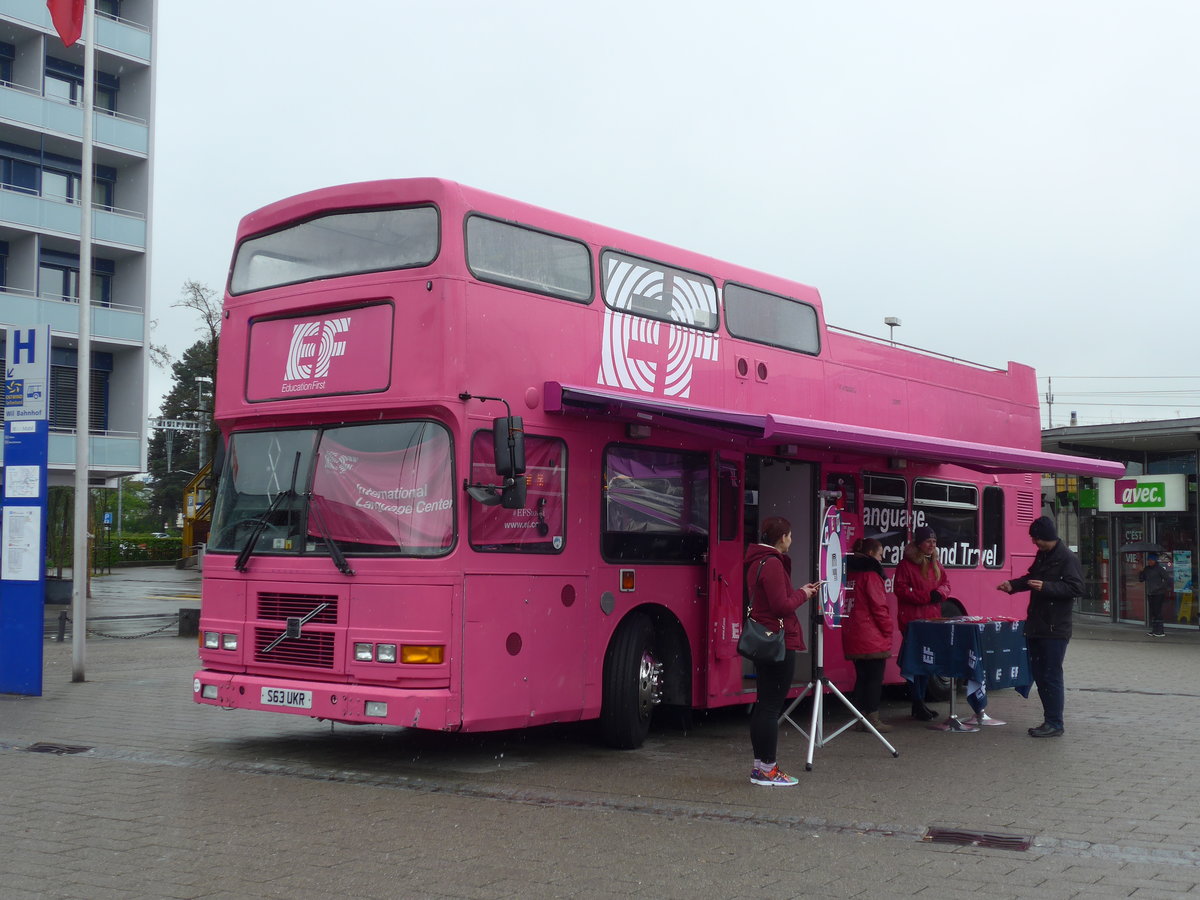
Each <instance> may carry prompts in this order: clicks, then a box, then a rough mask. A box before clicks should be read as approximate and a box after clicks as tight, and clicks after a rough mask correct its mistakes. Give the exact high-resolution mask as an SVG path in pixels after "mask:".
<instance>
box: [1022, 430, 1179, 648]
mask: <svg viewBox="0 0 1200 900" xmlns="http://www.w3.org/2000/svg"><path fill="white" fill-rule="evenodd" d="M1154 426H1157V428H1154ZM1151 430H1153V431H1154V432H1155V433H1153V434H1151V433H1149V432H1150V431H1151ZM1197 435H1200V420H1198V419H1188V420H1177V421H1174V422H1158V423H1130V424H1128V425H1111V426H1087V427H1085V428H1080V427H1074V428H1072V427H1068V428H1058V429H1052V430H1050V431H1047V432H1043V448H1044V449H1047V450H1052V451H1053V450H1059V451H1061V452H1067V448H1070V452H1076V453H1078V452H1079V451H1081V450H1083V449H1085V448H1086V449H1088V450H1090V451H1091V452H1092V453H1093V455H1103V456H1104V458H1107V459H1113V460H1117V461H1121V462H1124V463H1126V472H1127V473H1128V474H1127V475H1126V476H1125V477H1124V478H1119V479H1115V480H1110V479H1103V478H1096V479H1086V478H1080V479H1079V480H1078V484H1077V485H1075V484H1072V485H1070V488H1071V489H1069V490H1062V489H1061V487H1062V485H1056V487H1058V488H1060V489H1059V490H1056V491H1053V492H1048V494H1047V496H1046V498H1045V499H1046V500H1047V501H1048V505H1049V507H1050V508H1051V509H1053V515H1054V516H1055V518H1056V519H1057V520H1058V522H1059V526H1060V528H1059V530H1060V533H1063V534H1067V535H1071V536H1077V546H1074V547H1072V549H1074V550H1075V551H1076V552H1077V553H1078V554H1079V559H1080V562H1081V563H1082V565H1083V573H1084V587H1085V590H1084V596H1083V597H1082V598H1080V601H1079V607H1078V609H1079V612H1081V613H1083V614H1086V615H1091V616H1097V617H1100V618H1103V619H1105V620H1108V621H1111V622H1124V623H1137V624H1139V625H1141V624H1147V623H1148V621H1149V618H1148V616H1149V610H1148V604H1147V602H1146V591H1145V584H1144V582H1143V581H1142V579H1141V578H1140V575H1141V573H1142V572H1143V570H1144V569H1145V567H1146V564H1147V562H1148V560H1149V559H1150V558H1151V557H1153V558H1154V559H1155V560H1156V564H1157V565H1159V566H1161V567H1162V568H1163V569H1165V570H1166V572H1167V573H1168V575H1169V579H1168V584H1169V585H1170V586H1171V589H1170V591H1169V593H1168V594H1167V597H1166V602H1165V603H1164V605H1163V618H1164V619H1165V621H1166V624H1167V627H1168V628H1171V627H1175V628H1180V627H1191V628H1196V627H1198V626H1200V609H1198V608H1197V598H1196V593H1195V582H1196V566H1197V562H1198V553H1197V551H1198V549H1200V548H1198V547H1197V533H1198V531H1200V529H1198V527H1197V526H1198V520H1197V516H1198V513H1197V504H1196V472H1197V451H1196V450H1192V449H1191V446H1196V445H1197V443H1200V441H1198V440H1197ZM1084 441H1086V443H1084ZM1181 444H1182V446H1180V445H1181ZM1156 445H1157V446H1156ZM1189 445H1190V446H1189ZM1185 447H1186V448H1187V449H1184V448H1185ZM1100 450H1103V451H1105V452H1103V453H1100V452H1098V451H1100ZM1068 543H1071V542H1070V541H1068Z"/></svg>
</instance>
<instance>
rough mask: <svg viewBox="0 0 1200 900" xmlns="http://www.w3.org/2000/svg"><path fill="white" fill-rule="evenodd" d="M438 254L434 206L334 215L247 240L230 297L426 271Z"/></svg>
mask: <svg viewBox="0 0 1200 900" xmlns="http://www.w3.org/2000/svg"><path fill="white" fill-rule="evenodd" d="M437 252H438V213H437V210H436V209H435V208H434V207H432V206H416V207H407V208H403V209H369V210H357V211H353V212H335V213H330V214H329V215H324V216H319V217H317V218H315V219H310V220H308V221H307V222H300V223H299V224H296V225H292V226H291V227H289V228H283V229H281V230H279V231H273V232H271V233H270V234H263V235H259V236H257V237H252V238H249V239H248V240H245V241H243V242H242V243H241V245H239V246H238V248H237V253H236V255H235V256H234V259H233V271H232V273H231V274H230V276H229V293H230V294H245V293H248V292H250V291H261V290H264V289H265V288H269V287H278V286H279V285H283V284H297V283H298V282H301V281H311V280H314V279H318V278H333V277H336V276H339V275H357V274H361V273H363V272H382V271H388V270H391V269H409V268H413V267H414V266H426V265H429V263H431V262H433V260H434V259H435V258H436V257H437Z"/></svg>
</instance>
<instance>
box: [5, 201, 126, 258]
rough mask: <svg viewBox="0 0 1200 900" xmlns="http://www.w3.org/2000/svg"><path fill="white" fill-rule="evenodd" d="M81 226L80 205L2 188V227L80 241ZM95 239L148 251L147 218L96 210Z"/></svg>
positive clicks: (118, 210) (94, 220)
mask: <svg viewBox="0 0 1200 900" xmlns="http://www.w3.org/2000/svg"><path fill="white" fill-rule="evenodd" d="M82 222H83V216H82V215H81V214H80V208H79V204H78V203H69V202H64V201H62V200H51V199H47V198H45V197H41V196H39V195H38V194H34V193H30V192H28V191H24V190H21V189H19V188H13V187H10V186H8V185H0V223H7V224H9V225H16V226H18V227H21V228H27V229H29V230H31V231H52V232H57V233H58V234H63V235H67V236H69V237H75V238H78V237H79V233H80V227H81V225H82ZM92 237H93V239H94V240H96V241H98V242H100V243H108V244H116V245H119V246H122V247H130V248H133V249H137V250H145V249H146V218H145V216H143V215H142V214H141V213H139V212H135V211H133V210H127V209H115V208H113V209H106V208H104V207H97V206H93V207H92Z"/></svg>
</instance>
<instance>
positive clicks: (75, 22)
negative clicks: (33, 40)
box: [46, 0, 87, 47]
mask: <svg viewBox="0 0 1200 900" xmlns="http://www.w3.org/2000/svg"><path fill="white" fill-rule="evenodd" d="M86 6H87V0H46V9H48V10H50V19H51V20H52V21H53V22H54V30H55V31H57V32H58V36H59V37H60V38H62V42H63V43H64V44H65V45H66V46H68V47H70V46H71V45H72V44H73V43H75V42H76V41H77V40H79V36H80V35H81V34H83V11H84V9H85V8H86Z"/></svg>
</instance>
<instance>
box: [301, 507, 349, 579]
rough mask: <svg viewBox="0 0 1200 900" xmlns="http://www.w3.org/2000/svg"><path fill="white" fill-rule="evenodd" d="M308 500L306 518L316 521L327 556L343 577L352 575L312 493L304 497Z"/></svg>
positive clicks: (344, 555) (344, 556)
mask: <svg viewBox="0 0 1200 900" xmlns="http://www.w3.org/2000/svg"><path fill="white" fill-rule="evenodd" d="M305 496H306V498H307V499H308V516H309V518H310V519H316V520H317V528H319V529H320V530H321V537H322V538H324V540H325V546H327V547H328V548H329V555H330V557H331V558H332V559H333V564H334V565H335V566H337V567H338V571H339V572H341V573H342V574H343V575H353V574H354V570H353V569H352V568H350V563H348V562H346V554H344V553H343V552H342V548H341V547H340V546H339V545H338V542H337V541H335V540H334V539H333V534H332V533H330V531H329V528H328V527H327V526H326V525H325V517H324V516H322V515H321V510H319V509H318V508H317V504H316V497H315V496H314V495H313V493H312V491H309V492H308V494H306V495H305Z"/></svg>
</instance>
